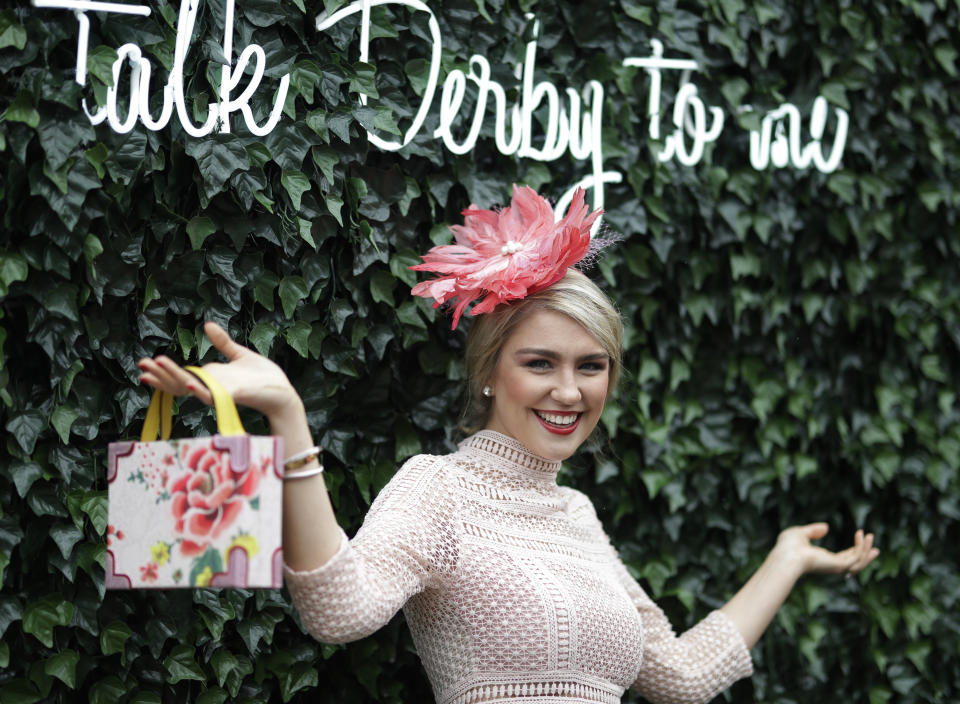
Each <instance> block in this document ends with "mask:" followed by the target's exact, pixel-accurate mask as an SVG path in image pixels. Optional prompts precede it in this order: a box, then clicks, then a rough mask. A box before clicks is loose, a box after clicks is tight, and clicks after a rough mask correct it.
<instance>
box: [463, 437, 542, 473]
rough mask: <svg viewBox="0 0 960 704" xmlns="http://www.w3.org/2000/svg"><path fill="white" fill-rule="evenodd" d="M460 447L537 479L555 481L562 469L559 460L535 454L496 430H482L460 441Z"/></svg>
mask: <svg viewBox="0 0 960 704" xmlns="http://www.w3.org/2000/svg"><path fill="white" fill-rule="evenodd" d="M460 449H461V450H464V449H470V450H473V451H476V452H479V453H481V454H487V455H491V456H493V457H495V458H497V459H499V460H501V462H504V463H508V464H510V465H512V466H514V467H516V468H517V469H518V470H520V471H521V472H522V473H523V474H526V475H528V476H532V477H535V478H537V479H545V480H549V481H554V480H555V479H556V477H557V472H559V471H560V464H561V463H560V461H559V460H548V459H545V458H543V457H541V456H540V455H535V454H534V453H532V452H530V450H528V449H527V448H526V447H525V446H523V445H522V444H520V443H519V442H517V441H516V440H514V439H513V438H512V437H510V436H509V435H504V434H503V433H498V432H496V431H494V430H481V431H480V432H478V433H475V434H474V435H471V436H470V437H468V438H467V439H466V440H464V441H463V442H461V443H460Z"/></svg>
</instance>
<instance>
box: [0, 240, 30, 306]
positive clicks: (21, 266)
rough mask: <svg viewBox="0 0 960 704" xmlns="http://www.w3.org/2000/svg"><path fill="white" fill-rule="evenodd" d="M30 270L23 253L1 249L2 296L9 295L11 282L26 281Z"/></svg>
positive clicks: (0, 291) (0, 284) (0, 283)
mask: <svg viewBox="0 0 960 704" xmlns="http://www.w3.org/2000/svg"><path fill="white" fill-rule="evenodd" d="M29 271H30V270H29V268H28V267H27V260H26V259H24V258H23V256H22V255H20V254H17V253H15V252H6V251H4V250H2V249H0V296H6V295H7V293H8V292H9V290H10V285H11V284H13V283H15V282H17V281H26V280H27V274H28V273H29Z"/></svg>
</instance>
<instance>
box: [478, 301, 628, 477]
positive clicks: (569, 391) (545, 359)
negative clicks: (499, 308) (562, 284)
mask: <svg viewBox="0 0 960 704" xmlns="http://www.w3.org/2000/svg"><path fill="white" fill-rule="evenodd" d="M609 376H610V358H609V355H607V353H606V351H604V349H603V347H602V346H601V345H600V343H599V342H598V341H597V339H596V338H595V337H593V336H592V335H591V334H590V333H588V332H587V331H586V330H585V329H584V328H583V326H581V325H580V323H578V322H576V321H575V320H573V318H570V317H569V316H566V315H564V314H563V313H557V312H555V311H550V310H538V311H535V312H533V313H531V314H530V315H529V317H527V318H526V319H525V320H524V321H523V322H522V323H520V325H519V326H518V327H517V328H516V329H515V330H514V332H513V334H512V335H511V336H510V337H509V338H508V339H507V342H506V343H505V344H504V346H503V349H502V350H501V351H500V359H499V361H498V363H497V367H496V369H495V370H494V374H493V378H492V379H490V380H489V382H488V384H489V386H490V387H491V388H492V389H493V397H492V398H491V399H490V400H491V407H490V415H489V417H488V418H487V429H488V430H495V431H497V432H499V433H503V434H504V435H509V436H510V437H512V438H514V439H515V440H518V441H519V442H520V443H522V444H523V445H524V446H525V447H526V448H527V449H528V450H530V451H531V452H533V453H535V454H537V455H540V456H541V457H544V458H546V459H550V460H565V459H567V458H568V457H570V455H572V454H573V453H574V452H575V451H576V449H577V448H578V447H579V446H580V443H582V442H583V441H584V440H586V439H587V436H589V435H590V433H591V432H592V431H593V429H594V427H596V425H597V421H598V420H600V412H601V411H602V410H603V403H604V401H605V400H606V398H607V387H608V384H609Z"/></svg>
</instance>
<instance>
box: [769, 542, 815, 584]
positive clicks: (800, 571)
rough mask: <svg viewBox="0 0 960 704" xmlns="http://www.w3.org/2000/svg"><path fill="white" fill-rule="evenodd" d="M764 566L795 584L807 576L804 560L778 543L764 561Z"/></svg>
mask: <svg viewBox="0 0 960 704" xmlns="http://www.w3.org/2000/svg"><path fill="white" fill-rule="evenodd" d="M764 566H765V567H766V568H767V569H769V570H770V571H773V572H776V573H778V574H781V575H784V576H786V577H789V578H790V579H792V580H793V581H794V582H796V581H797V580H799V579H800V578H801V577H802V576H803V575H804V574H806V571H807V570H806V567H805V566H804V564H803V560H802V559H801V557H800V556H799V555H798V554H797V553H796V551H794V550H791V549H790V548H789V547H787V546H786V545H784V544H783V543H779V542H778V543H777V544H776V545H775V546H774V548H773V550H771V551H770V553H769V554H768V555H767V559H766V560H764Z"/></svg>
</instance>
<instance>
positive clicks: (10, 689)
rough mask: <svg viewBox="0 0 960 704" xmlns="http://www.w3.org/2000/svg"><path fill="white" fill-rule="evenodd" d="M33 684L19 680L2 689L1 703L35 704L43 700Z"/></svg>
mask: <svg viewBox="0 0 960 704" xmlns="http://www.w3.org/2000/svg"><path fill="white" fill-rule="evenodd" d="M43 698H44V697H43V695H42V694H40V692H38V691H37V688H36V687H34V686H33V684H32V683H31V682H29V681H28V680H25V679H23V678H17V679H15V680H13V681H11V682H9V683H7V684H5V685H4V686H3V687H0V702H3V704H35V703H36V702H39V701H40V700H41V699H43Z"/></svg>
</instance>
